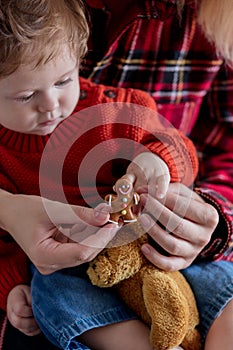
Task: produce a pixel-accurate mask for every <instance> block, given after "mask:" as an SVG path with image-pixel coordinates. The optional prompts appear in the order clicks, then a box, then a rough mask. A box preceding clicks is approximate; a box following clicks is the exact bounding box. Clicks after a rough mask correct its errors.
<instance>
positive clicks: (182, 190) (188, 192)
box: [168, 182, 204, 203]
mask: <svg viewBox="0 0 233 350" xmlns="http://www.w3.org/2000/svg"><path fill="white" fill-rule="evenodd" d="M168 192H173V193H176V194H177V195H179V196H181V197H190V196H192V198H193V199H194V200H196V201H197V202H201V203H203V202H204V200H203V199H202V198H201V197H200V196H199V195H198V194H197V193H196V192H194V191H193V190H192V189H191V188H189V187H187V186H185V185H183V184H182V183H179V182H173V183H170V184H169V188H168Z"/></svg>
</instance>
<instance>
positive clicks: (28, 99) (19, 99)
mask: <svg viewBox="0 0 233 350" xmlns="http://www.w3.org/2000/svg"><path fill="white" fill-rule="evenodd" d="M33 96H34V93H33V94H31V95H28V96H20V97H16V98H15V101H19V102H28V101H30V100H31V99H32V97H33Z"/></svg>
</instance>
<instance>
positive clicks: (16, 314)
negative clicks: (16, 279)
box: [7, 284, 41, 336]
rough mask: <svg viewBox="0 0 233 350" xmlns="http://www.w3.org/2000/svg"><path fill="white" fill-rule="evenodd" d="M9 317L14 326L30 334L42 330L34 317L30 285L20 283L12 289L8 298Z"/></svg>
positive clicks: (35, 333)
mask: <svg viewBox="0 0 233 350" xmlns="http://www.w3.org/2000/svg"><path fill="white" fill-rule="evenodd" d="M7 317H8V319H9V321H10V323H11V324H12V326H13V327H15V328H17V329H18V330H19V331H21V332H22V333H24V334H26V335H28V336H33V335H37V334H39V333H40V332H41V330H40V328H39V327H38V325H37V323H36V321H35V319H34V317H33V312H32V306H31V293H30V287H29V286H27V285H23V284H20V285H18V286H16V287H14V288H13V289H12V290H11V291H10V293H9V295H8V298H7Z"/></svg>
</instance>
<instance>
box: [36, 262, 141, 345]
mask: <svg viewBox="0 0 233 350" xmlns="http://www.w3.org/2000/svg"><path fill="white" fill-rule="evenodd" d="M32 272H33V274H32V283H31V292H32V300H33V312H34V315H35V318H36V320H37V322H38V324H39V326H40V328H41V330H42V332H43V333H44V334H45V336H46V337H47V338H48V340H50V341H51V342H52V343H53V344H54V345H56V346H58V347H60V348H61V349H85V350H86V349H89V348H88V347H87V346H85V345H84V344H81V343H80V342H79V341H78V340H77V337H78V336H79V335H80V334H82V333H83V332H85V331H87V330H90V329H92V328H96V327H101V326H105V325H109V324H112V323H116V322H121V321H126V320H131V319H135V318H136V316H135V314H134V313H133V312H132V311H131V310H130V309H129V308H128V307H127V306H126V305H125V304H124V303H123V301H122V300H121V299H120V298H119V297H118V296H117V295H116V294H115V293H114V291H113V289H108V288H99V287H95V286H93V285H92V284H91V282H90V281H89V279H88V277H87V275H86V266H84V265H82V266H81V267H76V268H70V269H64V270H61V271H58V272H55V273H53V274H51V275H41V274H40V273H39V272H38V271H37V270H36V269H35V267H32Z"/></svg>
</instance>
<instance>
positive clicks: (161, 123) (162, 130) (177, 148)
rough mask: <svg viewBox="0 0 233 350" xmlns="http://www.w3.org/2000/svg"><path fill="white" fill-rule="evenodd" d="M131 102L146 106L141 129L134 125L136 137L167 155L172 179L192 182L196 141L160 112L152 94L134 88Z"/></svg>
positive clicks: (162, 157) (166, 159)
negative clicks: (169, 121)
mask: <svg viewBox="0 0 233 350" xmlns="http://www.w3.org/2000/svg"><path fill="white" fill-rule="evenodd" d="M131 102H132V103H135V104H139V105H141V106H145V107H146V108H145V109H144V110H143V111H144V113H139V115H140V124H141V129H140V128H139V129H138V128H136V129H135V128H133V129H132V130H133V131H132V132H136V133H137V135H134V136H133V138H135V139H137V140H138V142H139V143H140V144H142V145H143V146H145V147H146V148H147V149H148V150H149V151H151V152H153V153H155V154H157V155H158V156H159V157H160V158H161V159H163V161H164V162H165V163H166V164H167V166H168V168H169V171H170V176H171V181H172V182H182V183H183V184H185V185H187V186H190V185H191V184H192V183H193V182H194V180H195V178H196V176H197V172H198V159H197V154H196V149H195V147H194V144H193V143H192V141H191V140H190V139H189V138H188V137H186V136H185V135H184V134H183V133H182V132H180V131H179V130H177V129H175V128H174V127H173V126H172V125H169V124H168V122H167V121H165V120H163V118H162V117H161V116H159V114H158V113H157V108H156V104H155V101H154V100H153V99H152V98H151V97H150V95H149V94H147V93H145V92H142V91H139V90H134V92H133V93H132V100H131ZM147 110H148V112H147ZM150 110H152V111H154V112H151V111H150ZM138 124H139V122H137V125H138ZM139 148H140V147H139Z"/></svg>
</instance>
